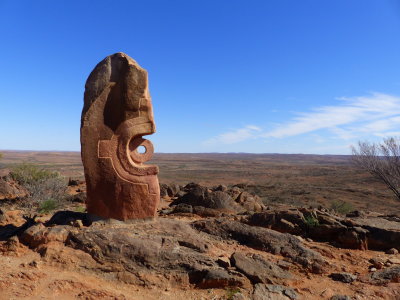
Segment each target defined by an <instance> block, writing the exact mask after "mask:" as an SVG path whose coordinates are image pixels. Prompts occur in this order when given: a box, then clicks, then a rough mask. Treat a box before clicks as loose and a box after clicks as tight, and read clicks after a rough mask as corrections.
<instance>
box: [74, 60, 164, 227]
mask: <svg viewBox="0 0 400 300" xmlns="http://www.w3.org/2000/svg"><path fill="white" fill-rule="evenodd" d="M154 132H155V123H154V117H153V109H152V104H151V98H150V94H149V90H148V83H147V72H146V71H145V70H144V69H142V68H141V67H140V66H139V65H138V64H137V62H136V61H135V60H133V59H132V58H130V57H129V56H128V55H126V54H124V53H116V54H113V55H110V56H108V57H106V58H105V59H104V60H103V61H101V62H100V63H99V64H98V65H97V66H96V67H95V68H94V70H93V71H92V73H90V75H89V78H88V79H87V81H86V85H85V95H84V106H83V110H82V119H81V148H82V152H81V155H82V162H83V166H84V169H85V178H86V185H87V200H86V205H87V211H88V213H90V214H92V215H95V216H99V217H102V218H113V219H118V220H127V219H136V218H148V217H154V215H155V213H156V211H157V207H158V204H159V201H160V188H159V184H158V178H157V174H158V167H157V166H154V165H146V164H143V163H144V162H146V161H148V160H149V159H150V158H151V157H152V154H153V151H154V149H153V145H152V143H151V142H150V141H149V140H146V139H144V138H143V136H144V135H148V134H152V133H154ZM140 146H143V147H144V148H145V152H144V153H140V152H139V151H138V148H139V147H140Z"/></svg>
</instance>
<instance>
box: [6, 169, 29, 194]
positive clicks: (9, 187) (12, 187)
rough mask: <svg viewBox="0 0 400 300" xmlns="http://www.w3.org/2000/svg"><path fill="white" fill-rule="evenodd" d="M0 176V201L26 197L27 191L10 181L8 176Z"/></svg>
mask: <svg viewBox="0 0 400 300" xmlns="http://www.w3.org/2000/svg"><path fill="white" fill-rule="evenodd" d="M2 173H6V172H2ZM1 175H4V176H0V200H14V199H18V198H23V197H26V196H27V195H28V191H27V190H26V189H24V188H23V187H21V186H20V185H19V184H18V183H17V182H15V181H14V180H12V179H11V177H10V176H9V175H8V174H1Z"/></svg>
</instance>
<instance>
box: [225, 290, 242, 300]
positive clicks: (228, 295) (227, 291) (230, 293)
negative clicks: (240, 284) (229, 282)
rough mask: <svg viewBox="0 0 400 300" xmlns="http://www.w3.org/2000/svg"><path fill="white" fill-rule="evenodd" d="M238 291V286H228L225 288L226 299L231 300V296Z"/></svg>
mask: <svg viewBox="0 0 400 300" xmlns="http://www.w3.org/2000/svg"><path fill="white" fill-rule="evenodd" d="M237 293H240V289H239V288H230V289H227V290H226V299H227V300H232V299H233V297H234V296H235V295H236V294H237Z"/></svg>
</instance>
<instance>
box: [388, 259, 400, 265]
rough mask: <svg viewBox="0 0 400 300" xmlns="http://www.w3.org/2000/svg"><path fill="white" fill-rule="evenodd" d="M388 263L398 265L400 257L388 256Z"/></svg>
mask: <svg viewBox="0 0 400 300" xmlns="http://www.w3.org/2000/svg"><path fill="white" fill-rule="evenodd" d="M387 262H388V263H390V264H393V265H400V259H399V258H389V259H388V261H387Z"/></svg>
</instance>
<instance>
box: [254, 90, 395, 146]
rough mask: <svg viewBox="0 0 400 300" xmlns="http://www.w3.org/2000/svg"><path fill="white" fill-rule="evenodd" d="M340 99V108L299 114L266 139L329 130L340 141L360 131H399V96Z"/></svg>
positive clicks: (265, 134) (318, 108)
mask: <svg viewBox="0 0 400 300" xmlns="http://www.w3.org/2000/svg"><path fill="white" fill-rule="evenodd" d="M338 100H339V101H341V104H340V105H337V106H322V107H317V108H315V109H313V110H312V111H311V112H306V113H299V116H298V117H295V118H294V119H293V120H292V121H290V122H288V123H284V124H281V125H278V126H277V127H276V128H275V129H273V130H270V131H267V132H264V133H263V134H262V136H264V137H275V138H283V137H290V136H295V135H300V134H304V133H309V132H313V131H317V130H320V129H328V130H330V131H331V132H332V133H334V134H335V135H336V136H337V137H339V138H342V139H351V138H354V137H356V136H358V135H359V133H360V132H364V133H366V132H370V133H371V134H374V135H379V134H382V133H383V131H384V130H391V129H394V128H399V125H400V98H399V97H395V96H391V95H387V94H381V93H373V94H371V95H370V96H367V97H354V98H340V99H338ZM356 123H357V124H356Z"/></svg>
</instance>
